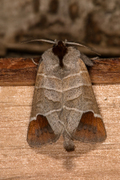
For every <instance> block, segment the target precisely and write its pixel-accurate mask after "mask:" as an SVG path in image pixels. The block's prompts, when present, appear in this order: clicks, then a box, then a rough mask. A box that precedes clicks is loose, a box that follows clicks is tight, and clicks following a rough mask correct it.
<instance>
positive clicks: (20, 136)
mask: <svg viewBox="0 0 120 180" xmlns="http://www.w3.org/2000/svg"><path fill="white" fill-rule="evenodd" d="M93 88H94V92H95V95H96V98H97V101H98V104H99V107H100V111H101V114H102V116H103V120H104V123H105V126H106V130H107V139H106V141H105V142H104V143H98V144H90V143H80V142H78V141H75V145H76V150H75V151H74V152H69V153H68V152H66V151H65V150H64V148H63V140H62V138H60V140H59V141H58V142H57V143H55V144H52V145H46V146H44V147H42V148H40V149H37V148H36V149H32V148H30V147H29V145H28V144H27V141H26V134H27V126H28V123H29V117H30V111H31V104H32V95H33V90H34V87H33V86H15V87H12V86H7V87H5V86H3V87H0V104H1V106H0V179H1V180H5V179H10V180H14V179H15V180H20V179H22V180H28V179H30V180H46V179H49V180H53V179H56V180H66V179H67V180H70V179H74V180H78V179H80V180H96V179H97V180H101V179H103V180H107V179H112V180H116V179H120V85H99V86H98V85H96V86H93Z"/></svg>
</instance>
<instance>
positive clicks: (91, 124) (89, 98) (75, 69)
mask: <svg viewBox="0 0 120 180" xmlns="http://www.w3.org/2000/svg"><path fill="white" fill-rule="evenodd" d="M82 58H83V59H82ZM85 58H86V56H83V55H81V53H80V51H78V50H76V49H75V48H73V47H66V45H65V44H64V43H63V42H62V41H58V43H56V44H55V45H54V46H53V48H51V49H48V50H47V51H45V52H44V53H43V55H42V62H41V64H40V65H39V68H38V72H37V78H36V84H35V91H34V96H33V104H32V111H31V119H30V123H29V128H28V136H27V141H28V143H29V144H30V146H37V147H38V146H41V145H44V144H47V143H52V142H55V141H56V140H57V139H58V138H59V137H60V135H61V134H62V135H63V138H64V148H65V149H66V150H67V151H73V150H74V144H73V140H74V139H76V140H79V141H85V142H100V141H103V140H105V138H106V131H105V127H104V123H103V121H102V117H101V115H100V113H99V109H98V106H97V102H96V99H95V96H94V92H93V89H92V85H91V81H90V78H89V74H88V71H87V69H86V66H85V64H84V62H85V63H86V64H87V65H92V61H91V60H90V59H89V58H87V59H85ZM83 61H84V62H83Z"/></svg>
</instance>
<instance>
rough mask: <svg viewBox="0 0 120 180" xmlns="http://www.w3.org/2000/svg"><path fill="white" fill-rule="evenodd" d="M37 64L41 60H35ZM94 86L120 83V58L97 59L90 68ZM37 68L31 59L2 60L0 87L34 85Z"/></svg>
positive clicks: (0, 62)
mask: <svg viewBox="0 0 120 180" xmlns="http://www.w3.org/2000/svg"><path fill="white" fill-rule="evenodd" d="M34 59H35V61H36V62H38V60H39V59H40V57H38V58H34ZM88 70H89V73H90V77H91V81H92V83H93V84H116V83H120V58H108V59H96V60H94V66H93V67H89V68H88ZM36 73H37V66H36V65H35V64H33V62H32V61H31V59H30V58H1V59H0V85H1V86H12V85H20V86H26V85H34V84H35V78H36Z"/></svg>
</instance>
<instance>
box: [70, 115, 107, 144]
mask: <svg viewBox="0 0 120 180" xmlns="http://www.w3.org/2000/svg"><path fill="white" fill-rule="evenodd" d="M73 137H74V138H75V139H76V140H79V141H84V142H102V141H104V140H105V139H106V130H105V127H104V124H103V121H102V119H101V118H99V117H94V114H93V112H91V111H89V112H86V113H84V114H83V115H82V118H81V120H80V123H79V125H78V127H77V130H76V131H75V132H74V134H73Z"/></svg>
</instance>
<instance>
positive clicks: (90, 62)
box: [80, 53, 93, 66]
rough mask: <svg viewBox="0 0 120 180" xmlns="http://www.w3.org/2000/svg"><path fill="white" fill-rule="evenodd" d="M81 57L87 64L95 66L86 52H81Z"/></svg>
mask: <svg viewBox="0 0 120 180" xmlns="http://www.w3.org/2000/svg"><path fill="white" fill-rule="evenodd" d="M80 58H81V59H82V60H83V62H84V63H85V64H86V65H87V66H93V62H92V60H91V59H90V58H89V57H87V56H86V55H85V54H83V53H81V54H80Z"/></svg>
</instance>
